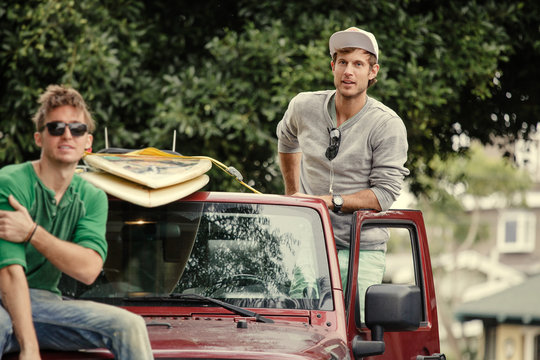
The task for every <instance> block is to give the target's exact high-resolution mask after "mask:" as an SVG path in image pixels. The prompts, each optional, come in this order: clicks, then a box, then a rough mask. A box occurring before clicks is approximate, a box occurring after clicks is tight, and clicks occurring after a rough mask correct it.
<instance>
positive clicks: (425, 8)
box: [0, 0, 540, 193]
mask: <svg viewBox="0 0 540 360" xmlns="http://www.w3.org/2000/svg"><path fill="white" fill-rule="evenodd" d="M539 12H540V5H539V4H538V3H537V2H532V1H517V2H516V1H513V0H512V1H511V0H503V1H497V2H495V1H494V0H486V1H482V2H477V1H474V0H460V1H452V2H450V3H448V2H442V1H420V0H404V1H399V2H394V1H377V2H357V3H350V2H347V3H346V2H333V3H332V4H330V3H328V2H325V1H322V0H311V1H305V2H290V1H269V0H267V1H254V0H241V1H232V0H209V1H207V2H200V3H193V2H188V1H185V0H181V1H175V2H169V1H163V0H157V1H152V2H150V1H143V0H120V1H115V2H108V1H105V2H103V1H98V0H88V1H84V2H80V1H74V0H56V1H53V0H48V1H47V0H44V1H23V0H13V1H10V2H9V4H8V3H7V2H4V3H0V36H1V37H2V46H1V47H0V69H1V73H0V121H1V122H0V165H5V164H9V163H13V162H21V161H23V160H26V159H31V158H35V157H36V156H37V154H38V152H37V149H36V147H35V146H34V145H33V141H32V137H31V136H29V134H31V132H32V131H33V129H32V125H31V124H30V123H29V121H28V119H29V118H30V117H31V115H32V113H33V112H34V111H35V108H36V99H37V96H38V94H39V93H40V92H41V91H42V90H43V89H44V88H45V87H46V86H47V85H48V84H50V83H65V84H69V85H72V86H74V87H76V88H78V89H79V90H80V91H81V92H82V94H83V95H84V96H85V98H86V99H87V100H88V102H89V103H90V105H91V108H92V110H93V113H94V115H95V117H96V119H97V121H98V129H99V131H98V133H97V134H95V135H96V136H95V138H96V141H95V146H94V148H95V149H100V148H103V147H104V146H105V138H104V136H103V135H102V134H103V129H104V127H105V126H106V127H107V128H108V130H109V131H108V132H109V145H110V146H115V147H126V148H142V147H146V146H155V147H158V148H164V149H169V148H171V146H172V142H173V134H172V131H173V130H176V131H177V136H178V141H177V147H176V149H177V150H178V151H180V152H182V153H183V154H187V155H209V156H212V157H215V158H217V159H218V160H220V161H222V162H224V163H226V164H228V165H232V166H234V167H236V168H237V169H238V170H240V172H241V173H242V174H243V175H244V177H245V178H246V180H248V182H249V183H250V184H251V185H254V186H255V187H256V188H257V189H259V190H261V191H263V192H282V190H283V189H282V181H281V176H280V174H279V169H278V165H277V162H276V156H275V154H276V139H275V127H276V125H277V122H278V121H279V120H280V119H281V117H282V115H283V113H284V112H285V109H286V106H287V103H288V101H289V100H290V99H291V98H292V97H293V96H294V95H295V94H296V93H297V92H300V91H310V90H319V89H324V88H332V87H333V85H332V75H331V71H330V65H329V63H330V57H329V54H328V50H327V41H328V38H329V36H330V35H331V34H332V33H333V32H334V31H336V30H341V29H343V28H346V27H348V26H359V27H363V28H366V29H368V30H370V31H372V32H373V33H374V34H376V36H377V39H378V42H379V45H380V49H381V66H382V69H381V72H380V73H379V82H378V83H377V84H376V85H375V87H374V88H373V89H370V90H369V94H370V95H371V96H373V97H376V98H378V99H380V100H382V101H383V102H384V103H386V104H388V105H389V106H391V107H392V108H393V109H394V110H396V111H397V112H398V114H400V115H401V116H402V118H403V119H404V121H405V123H406V125H407V128H408V133H409V144H410V150H409V161H408V167H409V168H410V169H411V171H412V174H411V180H412V190H413V191H414V192H415V193H419V192H422V191H424V190H425V189H424V188H423V183H422V182H420V181H418V179H419V178H420V177H421V176H424V175H426V176H430V175H431V174H432V173H433V172H434V171H435V169H433V168H432V167H431V165H430V164H431V162H430V160H431V159H433V158H435V157H436V156H439V157H441V158H443V159H444V158H445V157H446V155H447V154H452V153H453V152H454V151H455V150H459V143H457V142H456V141H455V139H456V137H458V136H460V135H464V136H468V137H471V138H476V139H479V140H481V141H482V142H483V143H489V142H490V141H491V135H493V134H494V135H505V136H509V137H510V138H512V139H517V138H520V137H526V136H527V134H528V132H529V131H530V130H532V129H533V128H534V129H535V128H536V123H537V119H536V116H535V114H537V113H538V110H539V109H538V107H539V106H540V105H539V104H540V101H538V100H539V99H538V97H539V94H538V92H539V89H538V86H537V84H536V82H535V81H534V79H535V76H534V75H535V74H537V72H538V70H537V69H536V66H535V64H536V63H537V62H538V60H539V56H540V55H539V54H540V45H539V40H538V39H539V38H540V37H539V36H538V27H537V19H538V17H539V15H540V14H539ZM527 63H528V64H527ZM536 77H537V76H536ZM212 178H213V180H214V181H212V182H211V184H210V186H209V187H210V188H211V189H220V190H227V189H231V190H237V189H239V187H238V185H236V184H234V182H233V181H232V180H230V179H229V178H228V177H227V176H223V175H221V174H219V172H217V171H216V170H213V172H212Z"/></svg>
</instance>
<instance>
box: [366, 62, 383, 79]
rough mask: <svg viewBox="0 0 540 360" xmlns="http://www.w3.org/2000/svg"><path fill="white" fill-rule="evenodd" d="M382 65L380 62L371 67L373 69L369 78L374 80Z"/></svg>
mask: <svg viewBox="0 0 540 360" xmlns="http://www.w3.org/2000/svg"><path fill="white" fill-rule="evenodd" d="M380 68H381V67H380V66H379V64H375V65H373V66H372V67H371V71H370V72H369V76H368V78H369V80H373V79H375V78H376V77H377V74H378V73H379V69H380Z"/></svg>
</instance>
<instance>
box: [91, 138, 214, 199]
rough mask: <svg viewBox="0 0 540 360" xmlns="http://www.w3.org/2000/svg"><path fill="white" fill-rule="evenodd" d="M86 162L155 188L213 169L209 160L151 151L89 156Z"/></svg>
mask: <svg viewBox="0 0 540 360" xmlns="http://www.w3.org/2000/svg"><path fill="white" fill-rule="evenodd" d="M83 160H84V162H85V163H86V164H87V165H88V166H90V167H92V168H95V169H99V170H102V171H105V172H107V173H110V174H114V175H116V176H119V177H121V178H124V179H126V180H130V181H133V182H136V183H138V184H141V185H144V186H147V187H149V188H152V189H159V188H163V187H168V186H171V185H174V184H178V183H183V182H185V181H188V180H191V179H194V178H197V177H199V176H201V175H202V174H204V173H206V172H207V171H208V170H210V169H211V168H212V162H211V161H210V160H208V159H186V158H182V157H180V156H175V155H172V154H168V153H165V152H161V151H160V150H158V149H154V148H148V149H143V150H142V151H135V152H131V153H127V154H87V155H85V156H84V158H83Z"/></svg>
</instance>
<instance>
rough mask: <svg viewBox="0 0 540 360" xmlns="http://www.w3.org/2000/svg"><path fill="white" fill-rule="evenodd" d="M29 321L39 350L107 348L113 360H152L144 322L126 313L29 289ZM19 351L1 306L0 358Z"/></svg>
mask: <svg viewBox="0 0 540 360" xmlns="http://www.w3.org/2000/svg"><path fill="white" fill-rule="evenodd" d="M30 299H31V301H32V317H33V319H34V326H35V328H36V333H37V337H38V341H39V346H40V348H41V349H56V350H66V351H69V350H79V349H95V348H108V349H109V350H110V351H111V352H112V353H113V354H114V356H115V358H116V359H122V360H138V359H141V360H143V359H144V360H149V359H153V358H154V357H153V355H152V349H151V347H150V341H149V339H148V333H147V331H146V324H145V322H144V319H143V318H142V317H141V316H139V315H136V314H134V313H131V312H129V311H127V310H125V309H121V308H119V307H115V306H112V305H106V304H100V303H97V302H93V301H83V300H63V299H62V298H61V297H60V296H58V295H56V294H53V293H51V292H49V291H45V290H38V289H30ZM16 351H19V344H18V342H17V339H16V338H15V334H14V333H13V328H12V325H11V318H10V316H9V314H8V313H7V311H6V310H5V308H4V307H2V306H0V358H1V357H2V356H1V355H2V354H3V353H8V352H16Z"/></svg>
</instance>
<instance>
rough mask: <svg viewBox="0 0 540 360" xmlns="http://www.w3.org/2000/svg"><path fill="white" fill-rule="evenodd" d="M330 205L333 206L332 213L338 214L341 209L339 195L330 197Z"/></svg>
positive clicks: (341, 200)
mask: <svg viewBox="0 0 540 360" xmlns="http://www.w3.org/2000/svg"><path fill="white" fill-rule="evenodd" d="M332 204H333V205H334V210H333V211H334V212H335V213H338V212H340V211H341V207H342V206H343V198H342V197H341V195H332Z"/></svg>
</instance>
